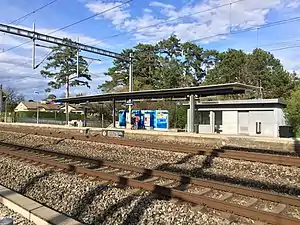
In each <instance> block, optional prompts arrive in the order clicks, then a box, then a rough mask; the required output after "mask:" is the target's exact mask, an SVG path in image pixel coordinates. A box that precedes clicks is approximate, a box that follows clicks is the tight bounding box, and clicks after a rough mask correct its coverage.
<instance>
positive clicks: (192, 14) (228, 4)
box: [85, 0, 248, 46]
mask: <svg viewBox="0 0 300 225" xmlns="http://www.w3.org/2000/svg"><path fill="white" fill-rule="evenodd" d="M244 1H248V0H236V1H233V2H228V3H225V4H222V5H219V6H215V7H211V8H209V9H205V10H201V11H197V12H194V13H190V14H188V15H185V16H179V17H175V18H171V19H168V20H166V21H162V22H158V23H156V24H151V25H148V26H145V27H141V28H137V29H135V30H131V31H125V32H122V33H118V34H114V35H111V36H107V37H104V38H102V39H100V40H96V41H89V42H86V43H85V44H91V43H95V42H102V41H104V40H106V39H111V38H115V37H119V36H121V35H124V34H131V33H135V32H137V31H141V30H144V29H147V28H150V27H156V26H159V25H163V24H168V23H170V22H174V21H177V20H180V19H184V18H186V17H190V16H195V15H198V14H201V13H206V12H210V11H213V10H215V9H219V8H222V7H226V6H230V7H231V6H232V4H236V3H239V2H244ZM96 45H97V44H95V45H93V46H96Z"/></svg>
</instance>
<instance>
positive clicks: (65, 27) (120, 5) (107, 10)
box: [0, 0, 133, 54]
mask: <svg viewBox="0 0 300 225" xmlns="http://www.w3.org/2000/svg"><path fill="white" fill-rule="evenodd" d="M132 1H133V0H128V1H126V2H124V3H121V4H119V5H117V6H114V7H111V8H109V9H106V10H104V11H102V12H99V13H96V14H94V15H92V16H88V17H86V18H84V19H81V20H78V21H76V22H74V23H71V24H69V25H67V26H64V27H62V28H59V29H57V30H54V31H52V32H50V33H48V34H47V35H49V34H54V33H56V32H58V31H62V30H65V29H67V28H69V27H72V26H75V25H77V24H79V23H82V22H84V21H87V20H89V19H92V18H94V17H96V16H99V15H102V14H104V13H106V12H109V11H111V10H113V9H116V8H119V7H122V6H123V5H125V4H128V3H130V2H132ZM29 42H31V40H29V41H26V42H24V43H22V44H19V45H17V46H13V47H11V48H8V49H6V50H4V51H2V52H0V54H1V53H4V52H8V51H11V50H14V49H16V48H18V47H21V46H23V45H25V44H28V43H29Z"/></svg>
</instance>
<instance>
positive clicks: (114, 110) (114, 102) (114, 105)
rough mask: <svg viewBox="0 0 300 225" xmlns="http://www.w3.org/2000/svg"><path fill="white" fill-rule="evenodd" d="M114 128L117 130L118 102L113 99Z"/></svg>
mask: <svg viewBox="0 0 300 225" xmlns="http://www.w3.org/2000/svg"><path fill="white" fill-rule="evenodd" d="M112 114H113V115H112V116H113V127H114V128H116V100H115V99H113V113H112Z"/></svg>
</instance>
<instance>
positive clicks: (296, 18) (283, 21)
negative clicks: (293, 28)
mask: <svg viewBox="0 0 300 225" xmlns="http://www.w3.org/2000/svg"><path fill="white" fill-rule="evenodd" d="M299 20H300V17H299V16H297V17H293V18H289V19H284V20H278V21H276V22H271V23H266V24H263V25H261V26H252V27H248V28H245V29H241V30H237V31H232V32H226V33H220V34H215V35H210V36H206V37H203V38H198V39H195V40H192V41H189V42H199V41H203V40H206V39H211V38H214V37H219V36H227V35H235V34H240V33H245V32H249V31H254V30H257V29H260V30H261V29H265V28H268V27H273V26H278V25H283V24H286V23H292V22H296V21H299ZM198 25H201V24H198Z"/></svg>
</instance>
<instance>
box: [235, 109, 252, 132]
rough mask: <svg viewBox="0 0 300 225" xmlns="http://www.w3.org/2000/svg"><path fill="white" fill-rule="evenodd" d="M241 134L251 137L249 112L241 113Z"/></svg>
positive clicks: (239, 115)
mask: <svg viewBox="0 0 300 225" xmlns="http://www.w3.org/2000/svg"><path fill="white" fill-rule="evenodd" d="M238 118H239V122H238V123H239V126H238V127H239V134H243V135H249V111H239V112H238Z"/></svg>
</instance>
